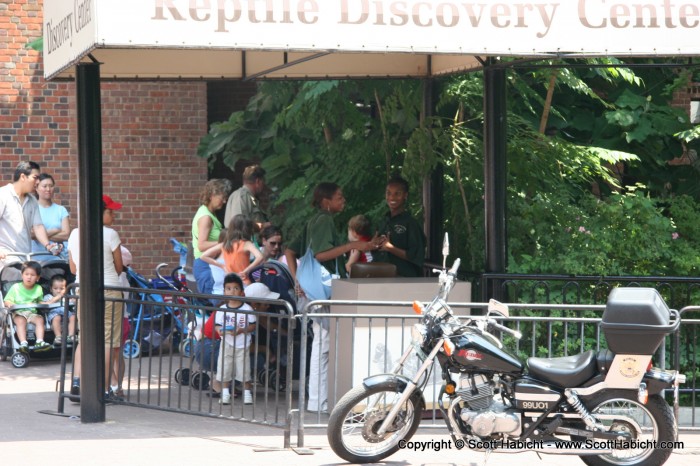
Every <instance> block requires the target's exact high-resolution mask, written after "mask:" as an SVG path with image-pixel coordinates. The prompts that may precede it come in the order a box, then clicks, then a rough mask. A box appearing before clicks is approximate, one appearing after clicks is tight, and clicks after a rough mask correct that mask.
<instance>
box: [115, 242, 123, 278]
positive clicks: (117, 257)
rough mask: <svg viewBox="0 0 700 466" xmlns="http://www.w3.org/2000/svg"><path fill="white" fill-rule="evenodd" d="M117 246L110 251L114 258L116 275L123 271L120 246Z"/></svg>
mask: <svg viewBox="0 0 700 466" xmlns="http://www.w3.org/2000/svg"><path fill="white" fill-rule="evenodd" d="M120 246H121V244H120V245H119V246H117V248H116V249H115V250H114V251H112V258H113V259H114V270H116V271H117V275H119V274H120V273H122V272H123V271H124V261H123V260H122V248H121V247H120Z"/></svg>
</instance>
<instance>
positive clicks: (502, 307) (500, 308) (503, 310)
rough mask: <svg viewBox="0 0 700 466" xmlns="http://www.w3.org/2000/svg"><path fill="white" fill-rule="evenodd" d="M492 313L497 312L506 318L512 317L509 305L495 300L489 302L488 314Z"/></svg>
mask: <svg viewBox="0 0 700 466" xmlns="http://www.w3.org/2000/svg"><path fill="white" fill-rule="evenodd" d="M492 312H496V313H498V314H501V315H502V316H504V317H510V311H509V310H508V305H507V304H503V303H501V302H499V301H496V300H495V299H490V300H489V311H488V313H489V314H491V313H492Z"/></svg>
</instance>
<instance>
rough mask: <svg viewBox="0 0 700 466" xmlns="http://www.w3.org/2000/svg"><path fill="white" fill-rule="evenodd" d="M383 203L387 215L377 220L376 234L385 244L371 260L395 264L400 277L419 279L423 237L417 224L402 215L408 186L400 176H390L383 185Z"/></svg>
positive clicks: (421, 267) (423, 251) (422, 256)
mask: <svg viewBox="0 0 700 466" xmlns="http://www.w3.org/2000/svg"><path fill="white" fill-rule="evenodd" d="M385 197H386V203H387V206H388V207H389V212H388V213H387V215H386V216H385V217H384V218H383V219H382V220H381V222H380V225H379V230H378V231H379V234H380V235H386V241H385V242H384V245H383V246H382V247H381V249H380V250H379V251H378V252H377V253H376V254H375V253H373V255H374V261H377V262H390V263H392V264H396V272H397V273H398V275H399V276H401V277H421V276H423V261H424V260H425V234H424V233H423V229H422V228H421V227H420V225H419V224H418V222H417V221H416V220H415V219H414V218H413V217H412V216H411V214H409V213H408V212H406V201H407V200H408V183H407V182H406V180H404V179H403V178H401V177H398V176H397V177H393V178H391V179H390V180H389V182H388V183H387V185H386V192H385Z"/></svg>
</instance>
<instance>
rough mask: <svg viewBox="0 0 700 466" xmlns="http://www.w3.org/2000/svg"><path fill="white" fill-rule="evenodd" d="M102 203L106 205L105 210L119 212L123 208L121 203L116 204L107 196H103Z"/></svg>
mask: <svg viewBox="0 0 700 466" xmlns="http://www.w3.org/2000/svg"><path fill="white" fill-rule="evenodd" d="M102 202H104V203H105V209H110V210H119V209H121V208H122V204H121V203H119V202H114V201H113V200H112V198H111V197H109V196H107V195H106V194H105V195H103V196H102Z"/></svg>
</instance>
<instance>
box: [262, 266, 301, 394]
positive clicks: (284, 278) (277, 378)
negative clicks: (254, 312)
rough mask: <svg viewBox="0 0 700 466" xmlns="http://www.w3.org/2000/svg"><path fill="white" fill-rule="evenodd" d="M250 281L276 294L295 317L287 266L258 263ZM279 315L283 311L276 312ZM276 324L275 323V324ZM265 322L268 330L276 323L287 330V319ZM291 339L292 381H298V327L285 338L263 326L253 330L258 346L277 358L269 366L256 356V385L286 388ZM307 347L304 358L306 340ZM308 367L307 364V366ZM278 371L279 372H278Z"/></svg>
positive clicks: (299, 342) (295, 309)
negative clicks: (291, 341)
mask: <svg viewBox="0 0 700 466" xmlns="http://www.w3.org/2000/svg"><path fill="white" fill-rule="evenodd" d="M248 275H249V276H250V277H251V279H252V280H254V281H256V282H260V283H264V284H265V285H267V287H268V288H269V289H270V290H271V291H274V292H276V293H279V294H280V299H284V300H285V301H287V302H288V303H290V304H291V306H292V310H293V312H294V313H295V314H296V313H297V312H298V309H297V307H296V299H295V294H294V279H293V278H292V275H291V273H290V272H289V269H287V266H286V265H284V264H282V263H281V262H278V261H275V260H270V261H267V262H264V263H262V264H260V265H259V266H258V267H256V268H255V269H254V270H252V271H251V272H250V273H249V274H248ZM274 311H275V310H274V309H270V311H268V312H274ZM277 311H278V312H280V313H284V312H286V311H284V310H281V309H278V310H277ZM275 321H277V322H275ZM268 322H269V323H270V324H272V325H271V327H274V326H275V324H280V325H281V327H282V328H283V329H284V330H286V326H287V323H288V320H287V319H279V320H278V319H275V318H274V317H271V318H268ZM290 336H291V337H292V339H293V347H294V350H293V353H292V354H293V355H294V358H293V361H292V364H293V367H292V368H291V369H292V378H293V379H297V380H298V379H299V367H300V364H299V355H300V354H301V351H300V348H301V345H302V344H303V343H302V341H301V326H299V325H297V326H296V327H295V328H294V331H293V332H292V333H288V334H287V335H284V334H282V335H280V334H278V331H277V330H271V329H265V328H263V326H261V325H259V326H258V329H257V330H256V334H255V338H256V339H257V344H258V345H259V346H265V347H266V349H267V350H269V351H270V353H271V354H273V355H275V356H276V357H278V358H279V363H277V362H274V363H270V364H269V367H268V365H266V363H265V358H264V355H263V354H262V353H258V360H257V361H256V362H253V364H254V366H253V367H256V368H257V379H258V382H260V383H261V384H263V385H265V384H266V383H267V384H268V385H269V386H270V387H277V388H278V389H279V390H284V389H285V382H286V380H287V376H286V374H287V370H288V369H289V368H288V367H287V339H288V338H289V337H290ZM306 344H307V355H310V354H311V348H310V346H309V345H310V344H311V339H308V341H307V342H306ZM307 367H309V366H308V364H307ZM278 368H279V373H278Z"/></svg>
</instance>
